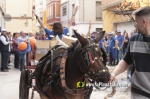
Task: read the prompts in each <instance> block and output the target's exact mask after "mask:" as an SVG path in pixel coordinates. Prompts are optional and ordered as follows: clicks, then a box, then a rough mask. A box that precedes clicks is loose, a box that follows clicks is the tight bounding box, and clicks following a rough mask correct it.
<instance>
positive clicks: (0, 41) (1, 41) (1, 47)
mask: <svg viewBox="0 0 150 99" xmlns="http://www.w3.org/2000/svg"><path fill="white" fill-rule="evenodd" d="M9 44H12V42H10V41H8V38H7V30H6V29H2V31H1V36H0V51H1V71H2V72H8V69H9V68H8V66H7V57H8V50H9Z"/></svg>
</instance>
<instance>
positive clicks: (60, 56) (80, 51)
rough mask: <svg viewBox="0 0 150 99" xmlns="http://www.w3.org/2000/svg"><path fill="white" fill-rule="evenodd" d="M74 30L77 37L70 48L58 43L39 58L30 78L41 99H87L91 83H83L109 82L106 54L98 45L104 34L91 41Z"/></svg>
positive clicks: (90, 91) (91, 87)
mask: <svg viewBox="0 0 150 99" xmlns="http://www.w3.org/2000/svg"><path fill="white" fill-rule="evenodd" d="M74 33H75V35H76V36H77V38H78V40H77V41H76V42H74V43H72V45H71V46H70V47H69V48H65V47H62V46H59V45H57V46H55V47H54V48H52V49H51V50H50V51H49V52H48V53H47V55H45V56H44V57H43V58H41V59H40V61H39V64H38V65H37V68H36V69H35V72H34V73H33V76H32V77H35V80H36V87H34V88H35V89H36V90H37V91H38V92H39V94H40V96H41V99H89V98H90V95H91V93H92V89H93V86H86V83H95V82H97V83H98V82H104V83H106V82H108V81H109V78H110V73H109V71H108V69H107V67H106V54H105V52H104V50H102V49H99V47H98V46H97V43H98V41H100V40H101V39H102V38H103V36H104V34H105V33H104V32H102V33H100V34H99V35H98V36H97V37H96V38H95V39H94V40H92V39H89V38H84V37H82V36H81V35H80V34H78V33H76V31H74ZM25 99H26V98H25ZM27 99H28V98H27Z"/></svg>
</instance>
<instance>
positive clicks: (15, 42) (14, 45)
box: [12, 33, 19, 69]
mask: <svg viewBox="0 0 150 99" xmlns="http://www.w3.org/2000/svg"><path fill="white" fill-rule="evenodd" d="M17 39H18V34H17V33H13V40H12V42H13V43H12V48H13V52H14V68H17V69H19V49H18V40H17Z"/></svg>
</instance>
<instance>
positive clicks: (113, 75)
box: [109, 73, 116, 83]
mask: <svg viewBox="0 0 150 99" xmlns="http://www.w3.org/2000/svg"><path fill="white" fill-rule="evenodd" d="M115 77H116V75H115V74H114V73H112V74H111V76H110V80H109V83H112V81H114V80H115Z"/></svg>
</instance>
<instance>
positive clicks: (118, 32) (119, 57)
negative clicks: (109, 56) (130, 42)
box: [116, 30, 124, 64]
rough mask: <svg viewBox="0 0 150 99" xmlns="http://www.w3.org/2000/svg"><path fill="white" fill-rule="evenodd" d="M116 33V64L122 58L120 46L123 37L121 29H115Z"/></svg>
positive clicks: (121, 45)
mask: <svg viewBox="0 0 150 99" xmlns="http://www.w3.org/2000/svg"><path fill="white" fill-rule="evenodd" d="M116 33H117V36H116V39H117V41H118V49H117V63H116V64H118V63H119V61H120V60H121V59H122V56H123V50H122V47H123V41H124V37H123V35H121V31H120V30H117V31H116Z"/></svg>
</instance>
